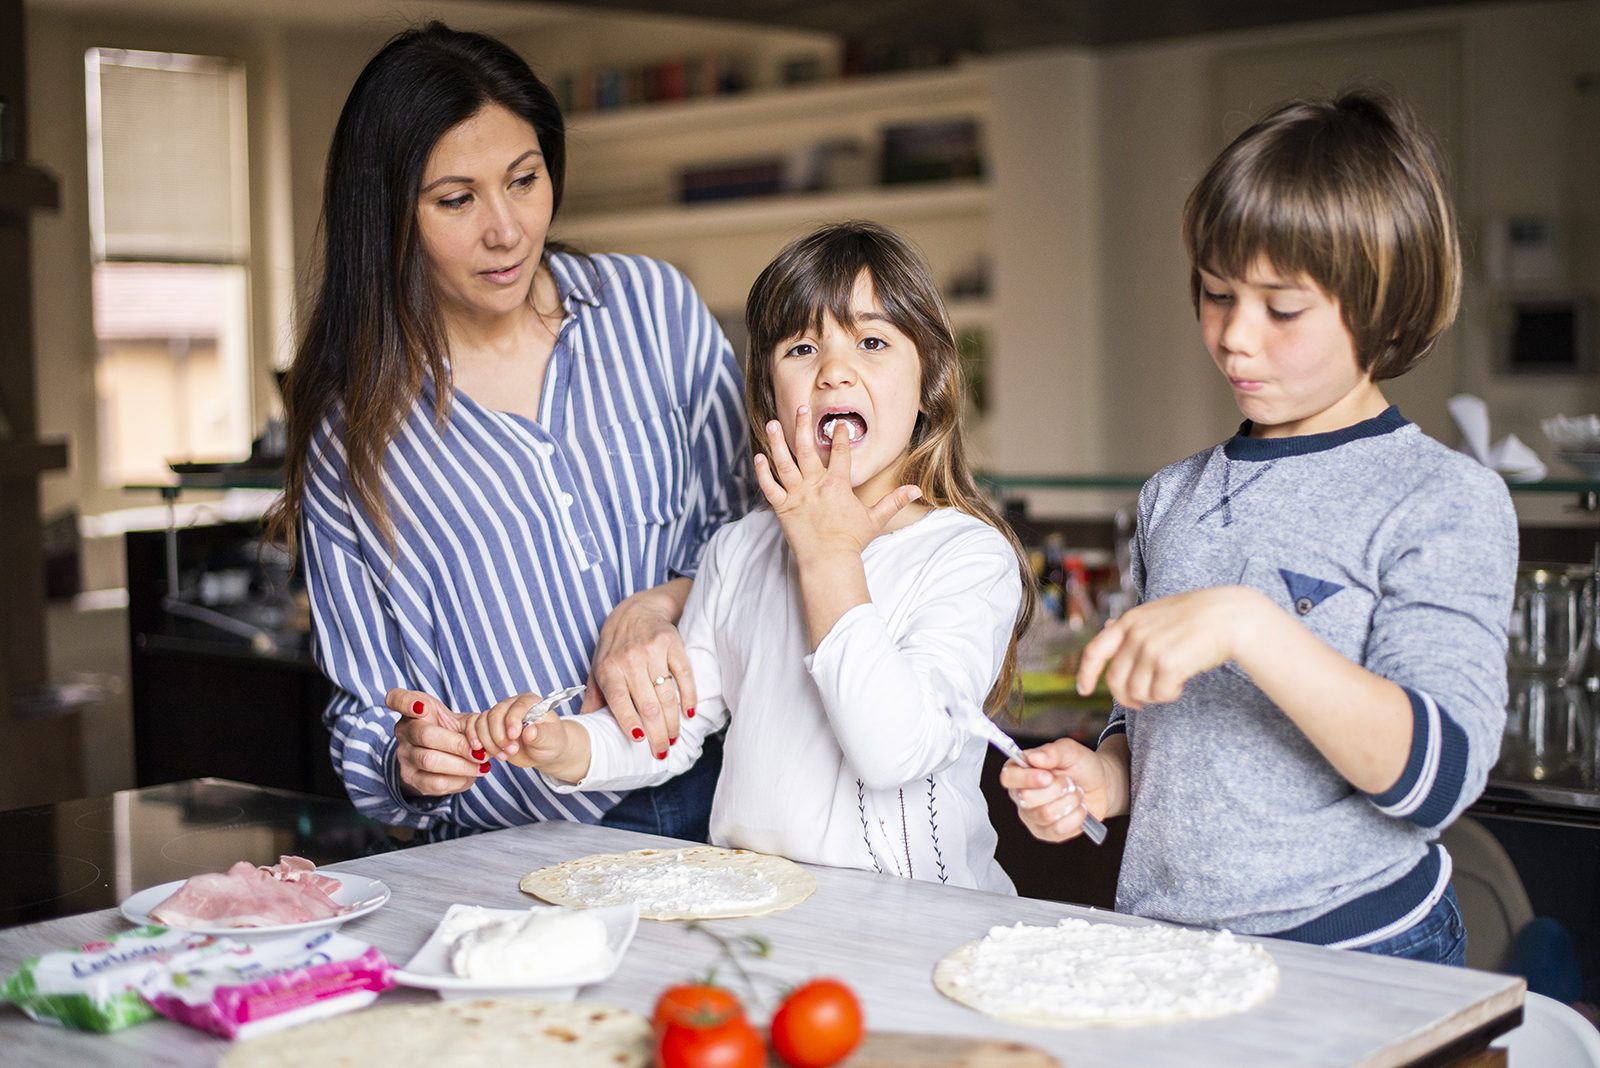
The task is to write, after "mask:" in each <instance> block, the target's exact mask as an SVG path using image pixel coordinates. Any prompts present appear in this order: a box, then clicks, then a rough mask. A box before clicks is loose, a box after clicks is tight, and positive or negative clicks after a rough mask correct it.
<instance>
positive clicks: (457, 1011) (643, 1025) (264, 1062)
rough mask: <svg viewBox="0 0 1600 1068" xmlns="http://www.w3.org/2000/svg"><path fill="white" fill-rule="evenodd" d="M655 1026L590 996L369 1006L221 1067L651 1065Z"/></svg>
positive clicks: (291, 1033)
mask: <svg viewBox="0 0 1600 1068" xmlns="http://www.w3.org/2000/svg"><path fill="white" fill-rule="evenodd" d="M653 1052H654V1042H653V1041H652V1036H651V1032H650V1023H649V1021H647V1020H646V1019H645V1018H644V1017H642V1016H639V1015H638V1014H636V1013H632V1012H628V1011H626V1010H625V1009H614V1008H611V1007H610V1006H607V1005H597V1004H595V1003H593V1002H584V1001H531V1000H524V999H521V998H480V999H477V1000H473V1001H440V1002H436V1003H433V1004H427V1005H399V1006H395V1007H393V1008H381V1009H368V1010H366V1011H365V1012H356V1013H351V1014H349V1015H346V1016H338V1017H335V1018H333V1019H329V1020H319V1021H318V1022H316V1023H311V1024H305V1025H302V1026H300V1027H291V1028H289V1029H288V1030H286V1031H278V1032H275V1033H273V1034H268V1035H262V1036H261V1037H260V1038H253V1039H250V1040H249V1041H247V1042H240V1043H238V1044H237V1045H235V1046H234V1047H233V1048H232V1049H230V1050H229V1051H228V1052H227V1053H226V1054H224V1055H223V1058H222V1060H220V1061H218V1062H217V1068H284V1066H285V1065H293V1068H371V1066H372V1065H382V1066H383V1068H486V1066H491V1065H496V1064H537V1065H539V1066H540V1068H579V1066H590V1065H598V1066H604V1068H648V1066H649V1064H650V1063H651V1057H652V1053H653Z"/></svg>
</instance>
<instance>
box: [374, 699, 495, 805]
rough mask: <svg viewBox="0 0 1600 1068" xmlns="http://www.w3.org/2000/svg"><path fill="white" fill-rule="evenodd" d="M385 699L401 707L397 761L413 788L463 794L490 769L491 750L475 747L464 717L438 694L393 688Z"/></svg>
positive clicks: (422, 791)
mask: <svg viewBox="0 0 1600 1068" xmlns="http://www.w3.org/2000/svg"><path fill="white" fill-rule="evenodd" d="M383 703H384V704H385V705H387V706H388V707H389V708H391V709H393V710H394V711H396V712H398V713H400V722H399V723H396V724H395V726H394V737H395V743H396V744H395V762H396V763H397V764H398V765H399V768H400V783H401V785H402V786H403V787H404V788H405V791H406V792H407V793H408V794H413V795H417V796H422V797H444V796H447V795H449V794H459V793H461V792H463V791H464V790H468V789H470V788H471V787H472V784H473V783H475V782H477V781H478V780H479V779H480V778H482V777H483V775H484V774H485V773H486V772H487V771H488V770H489V763H488V753H487V752H485V751H484V750H482V749H478V750H476V751H475V750H474V749H473V746H472V745H471V743H470V742H469V741H468V739H467V735H466V732H465V730H464V724H463V720H462V717H460V716H458V715H456V714H455V713H454V712H451V711H450V710H449V709H447V708H445V707H444V705H443V704H442V703H441V702H440V701H439V699H438V698H436V697H433V696H430V695H429V694H425V693H421V692H419V691H417V690H390V691H389V693H388V694H387V695H386V696H385V697H384V701H383Z"/></svg>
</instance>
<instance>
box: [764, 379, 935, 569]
mask: <svg viewBox="0 0 1600 1068" xmlns="http://www.w3.org/2000/svg"><path fill="white" fill-rule="evenodd" d="M794 436H795V439H796V440H795V444H794V451H793V452H792V453H791V452H790V450H789V445H788V443H787V442H786V441H785V440H784V437H783V426H782V424H781V423H779V422H778V421H777V420H776V419H774V420H773V421H772V422H770V423H768V424H767V451H768V453H770V454H771V459H770V460H769V459H768V458H767V457H766V456H763V455H760V454H757V455H756V458H755V465H756V479H757V480H758V481H759V482H760V483H761V492H762V493H763V494H765V495H766V498H767V503H769V504H771V505H772V510H773V511H774V512H775V513H776V514H777V516H778V523H779V525H780V526H781V527H782V528H783V535H784V538H785V539H787V540H788V542H789V546H790V548H792V549H793V550H794V552H795V555H796V556H797V557H799V558H800V559H801V561H802V563H803V562H804V561H805V560H806V559H807V558H809V557H817V556H827V555H830V554H832V553H852V554H854V555H856V556H860V555H861V552H862V550H863V549H865V548H866V547H867V545H868V543H870V542H871V541H872V539H873V538H876V537H877V536H878V535H879V534H882V533H883V531H884V530H885V528H887V527H888V525H889V522H890V521H891V520H892V519H894V517H895V516H896V515H898V514H899V513H900V511H901V510H902V509H903V508H905V507H906V506H907V505H909V504H910V503H911V502H912V501H914V500H916V499H917V498H918V497H920V496H922V491H921V490H920V489H918V488H917V487H916V486H909V485H908V486H900V487H898V488H896V489H893V490H890V491H889V492H888V493H886V494H884V496H883V498H882V499H881V500H879V501H878V502H877V503H876V504H873V505H871V506H870V507H869V506H868V505H866V504H864V503H862V501H861V500H859V499H858V498H857V497H856V494H855V488H854V486H853V485H852V483H851V478H850V432H849V431H848V430H847V429H846V428H845V424H844V421H843V420H840V421H839V422H838V424H836V425H835V426H834V428H833V448H832V450H831V455H830V456H829V457H828V462H827V463H826V464H824V463H823V462H822V456H821V453H820V452H819V451H818V449H817V444H816V427H815V424H814V421H813V418H812V412H811V409H810V408H809V407H807V406H806V405H803V404H802V405H801V406H800V407H799V409H798V410H797V411H796V413H795V427H794Z"/></svg>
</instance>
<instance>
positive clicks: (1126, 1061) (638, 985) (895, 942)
mask: <svg viewBox="0 0 1600 1068" xmlns="http://www.w3.org/2000/svg"><path fill="white" fill-rule="evenodd" d="M678 844H681V843H676V842H672V841H671V840H668V839H661V838H653V837H650V836H647V835H641V834H635V833H633V832H630V831H620V830H615V829H612V828H607V827H594V826H586V825H582V824H574V823H550V824H538V825H534V826H529V827H521V828H516V829H513V830H507V831H499V832H495V833H493V834H483V835H477V836H474V837H470V838H464V839H459V840H456V841H452V842H442V843H438V844H435V845H428V846H420V847H416V848H412V849H408V850H403V851H400V852H397V853H389V854H385V855H382V856H375V857H367V858H362V859H357V860H350V861H344V862H341V863H339V864H337V865H332V866H331V868H333V869H338V870H343V871H349V872H352V873H355V874H360V875H365V876H368V877H371V878H376V879H381V880H383V881H384V882H385V883H386V884H387V885H388V886H389V888H390V890H391V891H392V894H393V896H392V897H391V898H390V900H389V902H388V904H387V905H385V906H384V907H383V908H381V909H379V910H378V911H376V912H374V913H372V914H370V915H368V916H365V917H362V918H360V919H357V920H354V921H351V922H350V923H348V924H346V925H345V926H344V928H343V929H342V930H343V931H344V932H345V933H346V934H349V935H352V936H354V937H356V938H360V939H363V940H365V941H368V942H371V943H372V944H374V945H376V946H377V947H378V948H379V949H380V950H382V951H383V953H384V954H385V955H387V956H388V957H389V959H390V960H392V961H393V962H394V963H395V964H396V965H404V964H405V962H406V961H407V960H409V959H410V957H411V955H412V954H413V953H415V952H416V950H417V949H418V948H420V947H421V945H422V943H423V942H424V941H425V940H426V939H427V937H428V935H429V933H430V932H431V931H432V930H433V928H434V926H435V924H436V923H437V922H438V920H439V918H440V916H442V915H443V913H444V911H445V910H446V909H447V908H448V907H449V906H450V905H451V904H452V903H455V902H465V903H472V904H478V905H483V906H487V907H492V908H517V907H520V906H524V905H527V904H531V903H532V902H531V899H529V898H528V897H527V896H525V895H524V894H523V893H522V892H521V891H520V890H519V889H518V888H517V883H518V880H519V879H520V878H521V877H522V876H523V875H524V874H526V873H527V872H529V871H532V870H533V869H535V868H538V867H542V866H544V865H546V864H550V863H554V862H557V861H561V860H567V859H570V858H573V857H577V856H583V855H585V854H589V853H610V852H620V851H623V850H628V849H639V848H644V847H648V846H662V845H669V846H670V845H678ZM810 870H811V871H812V872H813V873H814V874H815V875H816V877H817V891H816V893H815V894H814V895H813V896H812V897H811V898H810V899H809V900H807V901H805V902H804V903H802V904H800V905H798V906H796V907H795V908H792V909H789V910H787V911H784V912H779V913H775V914H772V915H768V916H759V917H753V918H750V919H742V920H719V921H716V923H715V928H716V929H717V930H721V931H727V932H730V933H743V932H748V933H752V934H759V935H761V936H762V937H764V938H766V939H768V940H769V941H770V942H771V944H772V953H771V956H770V957H769V958H768V959H766V960H763V961H759V962H757V964H756V970H757V971H758V973H759V975H760V976H766V977H771V978H772V979H774V980H777V981H781V982H782V983H783V984H786V985H787V984H793V983H796V982H799V981H802V980H804V979H806V978H808V977H810V976H813V975H819V974H828V975H834V976H837V977H838V978H840V979H843V980H844V981H845V982H847V983H849V984H850V985H851V986H852V987H854V988H855V990H856V991H857V993H858V994H859V996H860V997H861V1000H862V1003H863V1006H864V1008H865V1011H866V1018H867V1025H868V1028H869V1029H870V1030H874V1031H905V1032H916V1033H923V1034H949V1035H963V1036H969V1037H974V1038H1002V1039H1008V1040H1012V1041H1018V1042H1024V1043H1027V1044H1030V1045H1033V1046H1037V1047H1040V1048H1043V1049H1046V1050H1049V1051H1050V1052H1052V1053H1054V1054H1055V1055H1056V1056H1057V1057H1058V1058H1059V1059H1060V1061H1061V1063H1062V1065H1063V1066H1065V1068H1095V1066H1102V1065H1103V1066H1111V1065H1119V1066H1124V1065H1140V1066H1143V1068H1160V1066H1166V1065H1171V1066H1180V1065H1181V1066H1183V1068H1197V1066H1204V1065H1219V1066H1226V1068H1242V1066H1245V1065H1267V1064H1270V1065H1289V1064H1294V1065H1361V1066H1374V1068H1375V1066H1380V1065H1401V1064H1411V1063H1416V1062H1418V1061H1421V1062H1424V1063H1431V1062H1439V1061H1441V1060H1451V1059H1454V1057H1455V1056H1459V1055H1462V1054H1465V1053H1469V1052H1470V1051H1471V1049H1472V1048H1474V1047H1477V1048H1481V1047H1482V1046H1483V1044H1484V1043H1485V1042H1486V1041H1487V1040H1488V1038H1489V1037H1491V1036H1492V1035H1493V1034H1494V1033H1496V1032H1497V1031H1498V1030H1504V1029H1506V1028H1508V1027H1510V1026H1514V1025H1515V1023H1516V1021H1517V1020H1518V1019H1519V1018H1520V1013H1521V1007H1522V1001H1523V991H1524V987H1525V984H1524V982H1523V980H1522V979H1520V978H1514V977H1510V976H1504V975H1494V974H1490V973H1487V972H1475V971H1469V970H1466V969H1461V968H1445V967H1440V966H1437V965H1431V964H1418V963H1415V962H1412V961H1403V960H1393V959H1389V958H1380V957H1374V956H1371V955H1369V954H1364V953H1353V952H1349V951H1341V950H1329V949H1322V948H1319V947H1314V946H1305V945H1299V944H1296V943H1291V942H1279V941H1274V940H1270V939H1268V940H1264V943H1265V944H1266V945H1267V947H1268V949H1269V950H1270V951H1271V953H1272V955H1273V957H1274V959H1275V960H1276V961H1277V963H1278V967H1279V969H1280V972H1281V975H1280V985H1279V988H1278V991H1277V993H1276V994H1275V995H1273V997H1272V998H1271V999H1270V1000H1268V1001H1267V1002H1266V1003H1264V1004H1262V1005H1260V1006H1257V1007H1256V1008H1254V1009H1252V1010H1250V1011H1249V1012H1246V1013H1243V1014H1239V1015H1234V1016H1229V1017H1223V1018H1220V1019H1214V1020H1202V1021H1194V1022H1189V1023H1178V1024H1168V1025H1163V1026H1157V1027H1133V1028H1124V1029H1116V1028H1106V1029H1077V1030H1055V1029H1046V1028H1036V1027H1020V1026H1014V1025H1011V1024H1006V1023H1002V1022H1000V1021H998V1020H994V1019H991V1018H989V1017H987V1016H984V1015H982V1014H980V1013H978V1012H976V1011H973V1010H971V1009H968V1008H966V1007H965V1006H962V1005H959V1004H956V1003H955V1002H952V1001H950V1000H948V999H946V998H945V997H944V996H943V995H941V994H940V993H939V992H938V991H937V990H935V989H934V986H933V983H932V979H931V976H932V972H933V967H934V964H935V963H936V962H937V961H938V960H939V959H940V958H941V957H942V956H944V954H945V953H947V952H948V951H949V950H951V949H953V948H954V947H956V946H958V945H960V944H962V943H964V942H967V941H970V940H971V939H974V938H979V937H981V936H982V935H983V934H984V933H985V932H987V931H988V929H989V928H990V927H992V926H995V925H999V924H1012V923H1017V922H1023V923H1031V924H1045V925H1050V924H1054V923H1055V922H1056V920H1058V919H1060V918H1062V917H1067V916H1078V917H1083V918H1088V919H1092V920H1100V921H1104V922H1114V923H1146V922H1149V921H1145V920H1139V919H1136V918H1133V917H1125V916H1119V915H1116V914H1113V913H1108V912H1097V911H1094V910H1090V909H1084V908H1079V907H1076V906H1072V905H1064V904H1058V903H1056V902H1050V901H1039V900H1035V899H1031V898H1016V897H1007V896H1004V895H1000V894H991V893H985V892H981V891H976V890H965V889H957V888H951V887H941V886H937V885H931V884H928V883H923V882H913V881H909V880H904V879H895V878H889V877H885V876H879V875H876V874H873V873H871V872H862V871H853V870H845V869H839V868H823V867H811V868H810ZM127 926H128V925H127V923H126V922H125V921H124V920H123V919H122V917H121V915H120V914H119V913H117V912H116V911H115V910H110V909H107V910H104V911H100V912H92V913H87V914H84V915H81V916H72V917H67V918H65V919H59V920H50V921H47V922H44V923H37V924H31V925H28V926H23V927H14V928H10V929H6V930H0V975H8V974H10V973H11V972H12V971H13V970H15V968H16V967H17V966H18V965H19V964H20V963H21V962H22V961H23V960H24V959H25V958H26V957H29V956H31V955H34V954H37V953H41V952H45V951H48V950H51V949H58V948H64V947H67V946H71V945H76V944H79V943H81V942H84V941H88V940H91V939H94V938H100V937H104V936H106V935H108V934H112V933H116V932H118V931H121V930H125V929H127ZM717 959H718V953H717V949H716V947H715V945H714V944H713V943H712V942H711V940H710V939H709V938H707V937H706V936H705V935H703V934H700V933H697V932H694V931H691V930H688V929H687V928H686V927H685V926H684V925H683V924H679V923H660V922H653V921H649V920H642V921H640V924H639V931H638V934H637V936H636V937H635V938H634V941H633V944H632V946H631V947H630V948H629V950H628V952H627V955H626V956H625V957H624V959H623V961H622V964H621V966H620V967H619V968H618V970H617V972H616V974H615V975H613V976H612V978H611V979H609V980H608V981H606V982H605V983H602V984H599V985H597V986H593V987H589V988H586V989H585V990H584V991H583V993H582V997H584V998H585V999H586V1000H594V1001H599V1002H605V1003H609V1004H613V1005H618V1006H621V1007H624V1008H629V1009H633V1010H635V1011H638V1012H641V1013H644V1014H646V1015H648V1014H649V1012H650V1009H651V1007H652V1005H653V1004H654V1002H655V998H656V996H657V994H659V992H660V991H661V989H662V988H663V987H665V986H667V985H669V984H671V983H673V982H678V981H682V980H684V979H687V978H689V977H691V976H693V975H696V974H698V973H703V972H704V971H705V970H706V969H707V968H708V967H710V966H711V965H713V964H714V963H716V962H717ZM721 974H722V975H727V969H726V968H723V969H721ZM730 979H731V977H730ZM435 996H436V995H434V994H433V993H432V992H431V991H424V990H411V989H406V988H396V989H395V990H393V991H390V992H389V993H386V994H384V995H383V997H382V998H381V999H380V1000H379V1001H378V1003H377V1004H379V1005H391V1004H399V1003H402V1002H407V1001H425V1000H431V999H433V998H434V997H435ZM752 1015H760V1013H759V1012H753V1013H752ZM1463 1042H1464V1045H1463ZM0 1049H4V1050H5V1056H4V1060H5V1063H6V1064H7V1065H12V1066H18V1068H20V1066H23V1065H51V1066H55V1065H64V1064H72V1065H83V1066H88V1065H99V1064H106V1065H181V1066H191V1065H211V1064H213V1063H214V1062H215V1061H216V1059H217V1058H218V1057H219V1056H220V1055H221V1054H222V1052H223V1051H224V1049H225V1043H224V1042H223V1040H221V1039H216V1038H212V1037H211V1036H209V1035H205V1034H203V1033H201V1032H199V1031H195V1030H192V1029H189V1028H186V1027H182V1026H180V1025H178V1024H175V1023H170V1022H168V1021H165V1020H157V1021H154V1022H152V1023H148V1024H143V1025H139V1026H136V1027H131V1028H128V1029H126V1030H123V1031H120V1032H117V1033H115V1034H112V1035H91V1034H84V1033H79V1032H73V1031H66V1030H63V1029H61V1028H57V1027H54V1026H46V1025H42V1024H37V1023H34V1022H33V1021H31V1020H29V1019H28V1018H27V1017H25V1016H24V1015H23V1014H22V1013H21V1011H20V1010H18V1009H16V1008H15V1007H12V1006H5V1007H0Z"/></svg>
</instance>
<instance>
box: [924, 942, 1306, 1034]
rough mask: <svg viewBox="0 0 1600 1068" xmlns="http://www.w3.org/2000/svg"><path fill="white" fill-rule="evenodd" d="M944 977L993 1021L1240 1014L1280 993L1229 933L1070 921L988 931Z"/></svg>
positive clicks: (1260, 953) (1268, 961)
mask: <svg viewBox="0 0 1600 1068" xmlns="http://www.w3.org/2000/svg"><path fill="white" fill-rule="evenodd" d="M950 978H951V982H952V985H953V986H954V987H955V989H956V990H957V991H959V992H960V996H961V999H962V1000H963V1001H966V1002H967V1003H968V1004H970V1005H972V1006H974V1007H975V1008H979V1009H982V1010H983V1011H985V1012H988V1013H991V1014H993V1015H996V1016H1004V1017H1008V1018H1012V1019H1015V1018H1019V1017H1029V1018H1034V1019H1051V1020H1057V1021H1061V1022H1079V1023H1093V1022H1101V1023H1115V1022H1119V1021H1123V1022H1130V1023H1131V1022H1134V1021H1139V1022H1145V1021H1153V1020H1163V1019H1165V1020H1171V1019H1185V1018H1200V1017H1207V1016H1218V1015H1222V1014H1224V1013H1232V1012H1240V1011H1243V1010H1244V1009H1247V1008H1249V1007H1250V1006H1252V1005H1254V1004H1256V1003H1257V1002H1260V1001H1263V1000H1265V999H1266V998H1267V997H1268V996H1269V995H1270V994H1271V993H1272V992H1273V990H1275V989H1276V988H1277V985H1278V968H1277V965H1276V964H1274V963H1273V961H1272V958H1271V957H1270V956H1268V954H1267V952H1266V950H1264V949H1262V948H1261V947H1260V946H1258V945H1255V944H1254V943H1248V942H1241V941H1239V940H1238V939H1236V938H1235V937H1234V936H1233V935H1232V934H1230V933H1229V932H1227V931H1218V932H1209V931H1191V930H1185V929H1183V928H1178V927H1166V926H1149V925H1140V926H1124V925H1122V924H1114V923H1088V922H1087V921H1084V920H1076V919H1067V920H1062V921H1061V922H1060V923H1059V924H1057V925H1056V926H1055V927H1030V926H1027V925H1024V924H1020V923H1019V924H1016V925H1015V926H1013V927H995V928H992V929H991V930H990V931H989V934H988V936H987V937H985V938H984V939H983V940H982V941H981V942H979V943H978V944H977V946H976V952H974V953H972V954H971V955H970V958H969V959H968V963H967V967H965V968H963V969H961V970H960V971H959V972H958V973H957V974H954V975H952V976H951V977H950Z"/></svg>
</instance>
